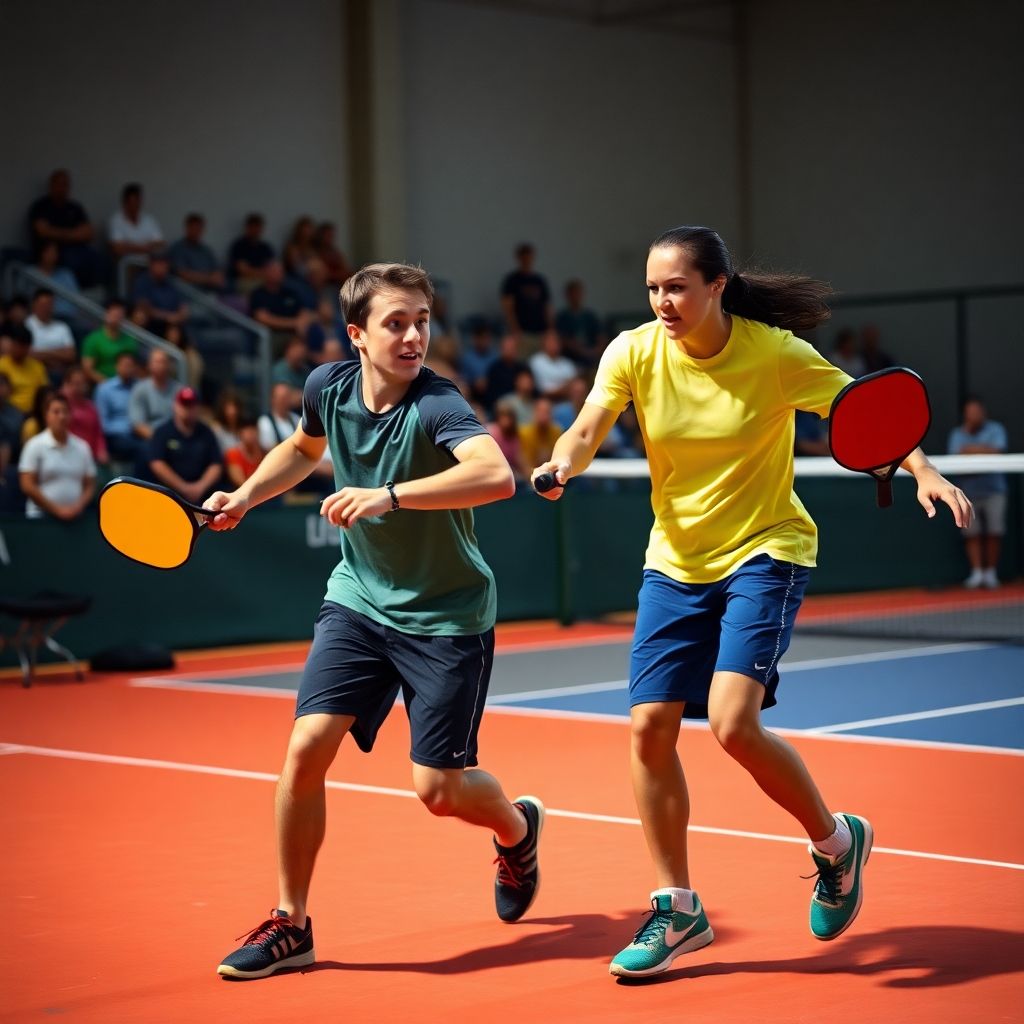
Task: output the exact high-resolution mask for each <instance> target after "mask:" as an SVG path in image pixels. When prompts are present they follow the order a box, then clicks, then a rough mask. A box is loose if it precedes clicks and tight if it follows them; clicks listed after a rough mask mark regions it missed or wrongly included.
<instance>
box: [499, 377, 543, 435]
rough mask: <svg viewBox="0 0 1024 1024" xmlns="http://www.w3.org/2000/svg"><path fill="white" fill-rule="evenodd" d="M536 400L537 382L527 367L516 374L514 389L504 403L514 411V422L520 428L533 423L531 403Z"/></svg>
mask: <svg viewBox="0 0 1024 1024" xmlns="http://www.w3.org/2000/svg"><path fill="white" fill-rule="evenodd" d="M536 398H537V382H536V381H535V380H534V379H533V374H532V373H531V372H530V369H529V368H528V367H526V368H524V369H522V370H520V371H519V373H517V374H516V381H515V388H514V390H513V391H512V394H510V395H506V396H505V401H506V402H508V403H509V404H511V406H512V408H513V409H515V411H516V422H517V423H518V424H519V426H520V427H523V426H525V425H526V424H527V423H532V422H533V403H534V401H535V400H536Z"/></svg>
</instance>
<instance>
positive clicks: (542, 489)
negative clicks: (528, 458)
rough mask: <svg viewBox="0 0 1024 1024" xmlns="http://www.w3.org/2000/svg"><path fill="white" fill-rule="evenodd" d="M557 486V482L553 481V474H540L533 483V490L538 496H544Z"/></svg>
mask: <svg viewBox="0 0 1024 1024" xmlns="http://www.w3.org/2000/svg"><path fill="white" fill-rule="evenodd" d="M558 486H559V483H558V480H557V479H555V474H554V473H540V474H539V475H538V476H537V478H536V480H534V481H533V489H534V490H535V491H536V492H537V493H538V494H544V493H546V492H547V491H551V490H554V488H556V487H558Z"/></svg>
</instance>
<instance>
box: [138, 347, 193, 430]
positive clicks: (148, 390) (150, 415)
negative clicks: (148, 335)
mask: <svg viewBox="0 0 1024 1024" xmlns="http://www.w3.org/2000/svg"><path fill="white" fill-rule="evenodd" d="M172 372H173V367H172V366H171V357H170V356H169V355H168V354H167V353H166V352H164V350H163V349H159V348H155V349H153V351H152V352H150V353H149V363H148V373H147V375H146V376H145V377H144V378H143V379H142V380H140V381H138V382H137V383H136V385H135V387H134V388H132V397H131V402H130V403H129V406H128V415H129V418H130V419H131V422H132V432H133V433H134V434H135V436H136V437H140V438H142V440H143V441H148V440H149V439H150V438H151V437H152V436H153V431H154V430H155V429H156V428H157V427H158V426H159V425H160V424H161V423H166V422H167V420H169V419H170V418H171V413H172V412H173V411H174V396H175V395H176V394H177V393H178V390H179V389H180V387H181V385H180V384H179V383H178V381H177V380H175V379H174V377H173V376H172Z"/></svg>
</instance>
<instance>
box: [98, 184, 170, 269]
mask: <svg viewBox="0 0 1024 1024" xmlns="http://www.w3.org/2000/svg"><path fill="white" fill-rule="evenodd" d="M107 241H108V242H109V243H110V248H111V251H112V252H113V253H114V255H115V256H116V257H117V258H118V259H121V257H122V256H128V255H148V254H149V253H152V252H156V251H157V250H159V249H163V247H164V233H163V232H162V231H161V230H160V225H159V224H158V223H157V222H156V218H154V217H153V216H152V215H151V214H149V213H146V212H145V211H144V210H143V209H142V186H141V185H140V184H138V182H131V183H129V184H127V185H125V187H124V188H123V189H121V209H119V210H117V211H116V212H115V213H113V214H111V216H110V220H109V222H108V223H107Z"/></svg>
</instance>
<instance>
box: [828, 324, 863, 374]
mask: <svg viewBox="0 0 1024 1024" xmlns="http://www.w3.org/2000/svg"><path fill="white" fill-rule="evenodd" d="M828 361H829V362H830V363H831V364H832V365H833V366H838V367H839V369H840V370H844V371H845V372H846V373H848V374H849V375H850V376H851V377H863V376H864V374H865V373H866V372H867V370H866V368H865V366H864V357H863V356H862V355H861V354H860V352H858V351H857V335H856V334H854V332H853V331H852V330H851V329H850V328H849V327H844V328H843V329H842V330H841V331H840V332H839V333H838V334H837V335H836V345H835V348H834V349H832V351H831V352H830V353H829V354H828Z"/></svg>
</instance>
